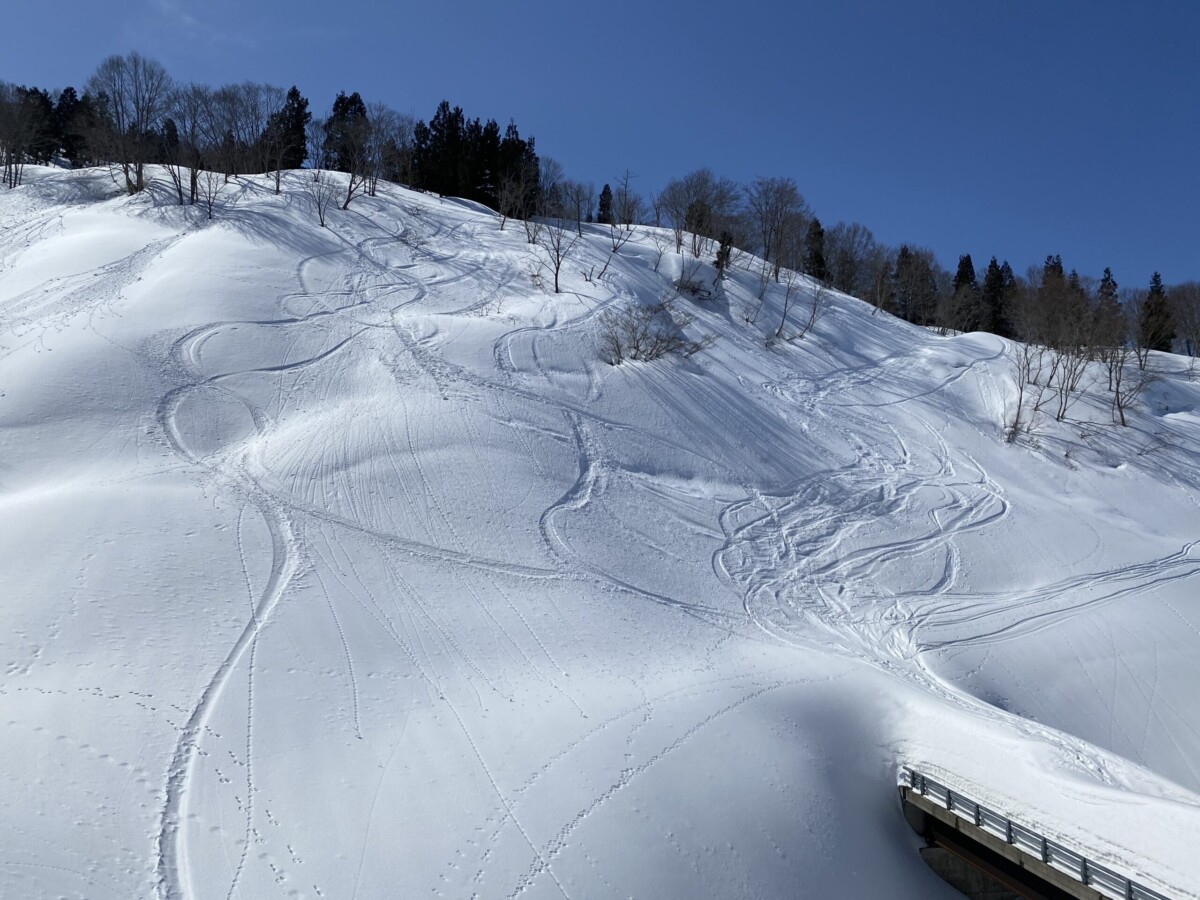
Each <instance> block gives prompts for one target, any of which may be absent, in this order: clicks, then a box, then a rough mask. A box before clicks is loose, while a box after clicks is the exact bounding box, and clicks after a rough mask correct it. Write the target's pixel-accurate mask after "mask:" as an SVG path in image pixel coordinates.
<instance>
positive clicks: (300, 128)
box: [264, 85, 365, 169]
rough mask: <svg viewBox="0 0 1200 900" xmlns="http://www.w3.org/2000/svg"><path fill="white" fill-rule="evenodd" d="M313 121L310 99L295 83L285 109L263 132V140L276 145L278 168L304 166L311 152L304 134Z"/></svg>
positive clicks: (271, 119)
mask: <svg viewBox="0 0 1200 900" xmlns="http://www.w3.org/2000/svg"><path fill="white" fill-rule="evenodd" d="M355 96H358V95H357V94H355ZM364 114H365V112H364ZM311 121H312V113H311V112H309V111H308V100H307V99H306V98H305V97H303V96H301V94H300V90H299V88H297V87H296V86H295V85H292V87H291V89H289V90H288V92H287V98H286V99H285V100H284V101H283V108H282V109H280V110H279V111H278V112H277V113H275V114H274V115H272V116H271V118H270V120H269V121H268V122H267V127H266V133H265V134H264V142H265V143H267V145H268V146H271V147H274V148H276V153H277V154H278V161H279V168H281V169H299V168H300V167H301V166H303V165H304V159H305V157H306V156H307V155H308V150H307V146H306V145H305V133H306V130H307V128H308V123H309V122H311Z"/></svg>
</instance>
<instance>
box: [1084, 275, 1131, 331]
mask: <svg viewBox="0 0 1200 900" xmlns="http://www.w3.org/2000/svg"><path fill="white" fill-rule="evenodd" d="M1092 326H1093V327H1092V331H1093V334H1094V335H1095V341H1096V343H1097V344H1098V345H1099V346H1100V347H1101V348H1104V349H1111V348H1115V347H1118V346H1121V345H1122V344H1123V343H1124V341H1125V336H1126V328H1125V314H1124V312H1123V311H1122V310H1121V302H1120V299H1119V298H1118V296H1117V280H1116V279H1115V278H1113V273H1112V269H1108V268H1106V269H1105V270H1104V274H1103V275H1102V276H1100V286H1099V287H1098V288H1096V302H1095V305H1094V306H1093V308H1092Z"/></svg>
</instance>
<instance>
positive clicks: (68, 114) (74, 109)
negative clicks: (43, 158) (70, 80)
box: [53, 87, 87, 166]
mask: <svg viewBox="0 0 1200 900" xmlns="http://www.w3.org/2000/svg"><path fill="white" fill-rule="evenodd" d="M83 118H84V102H83V101H81V100H80V99H79V95H78V94H77V93H76V92H75V88H73V87H68V88H64V89H63V91H62V93H60V94H59V95H58V102H57V103H55V104H54V115H53V122H54V126H53V127H54V137H55V140H56V141H57V142H58V146H59V150H60V152H61V153H62V155H63V157H64V158H65V159H66V160H67V161H68V162H70V163H71V165H72V166H81V165H83V164H84V163H85V162H86V159H87V156H86V150H85V148H86V141H85V140H84V137H83V134H84V131H85V130H86V123H85V122H84V121H83Z"/></svg>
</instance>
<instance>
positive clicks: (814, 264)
mask: <svg viewBox="0 0 1200 900" xmlns="http://www.w3.org/2000/svg"><path fill="white" fill-rule="evenodd" d="M804 273H805V274H806V275H808V276H810V277H812V278H815V279H817V280H818V281H828V280H829V267H828V266H827V265H825V229H824V228H823V227H821V220H820V219H818V218H817V217H816V216H813V218H812V221H811V222H809V223H808V234H806V235H805V237H804Z"/></svg>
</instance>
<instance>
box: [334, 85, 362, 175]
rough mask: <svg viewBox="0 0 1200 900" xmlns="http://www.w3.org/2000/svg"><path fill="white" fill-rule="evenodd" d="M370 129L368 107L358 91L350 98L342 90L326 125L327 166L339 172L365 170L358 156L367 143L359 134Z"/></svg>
mask: <svg viewBox="0 0 1200 900" xmlns="http://www.w3.org/2000/svg"><path fill="white" fill-rule="evenodd" d="M366 126H367V105H366V104H365V103H363V99H362V97H360V96H359V94H358V91H355V92H354V93H353V94H350V95H349V96H347V95H346V94H345V92H343V91H339V92H338V95H337V99H335V100H334V101H333V111H332V112H331V113H330V115H329V118H328V119H327V120H326V122H325V157H326V159H327V160H328V166H329V168H331V169H336V170H337V171H339V172H356V171H359V170H360V169H361V168H362V165H361V162H360V161H359V160H358V156H359V155H360V154H361V153H362V152H363V149H364V147H365V141H363V140H362V139H361V136H360V132H362V131H363V130H364V129H365V128H366Z"/></svg>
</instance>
